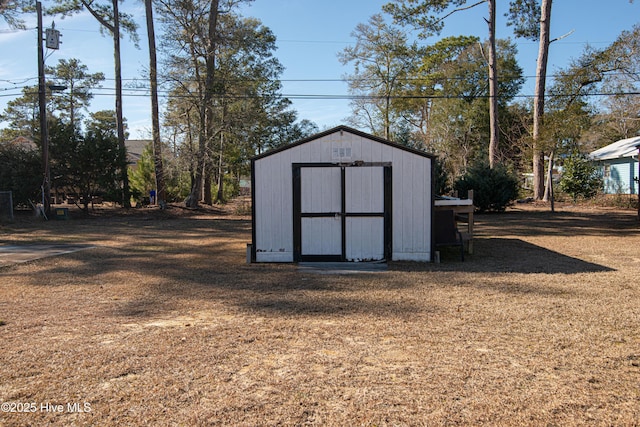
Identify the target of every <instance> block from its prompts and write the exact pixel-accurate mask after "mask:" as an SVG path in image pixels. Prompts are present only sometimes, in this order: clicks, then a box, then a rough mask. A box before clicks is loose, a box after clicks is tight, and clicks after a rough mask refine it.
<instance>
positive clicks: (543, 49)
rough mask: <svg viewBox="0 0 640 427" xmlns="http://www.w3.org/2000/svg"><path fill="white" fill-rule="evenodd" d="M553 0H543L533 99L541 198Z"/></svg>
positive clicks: (536, 191) (535, 178)
mask: <svg viewBox="0 0 640 427" xmlns="http://www.w3.org/2000/svg"><path fill="white" fill-rule="evenodd" d="M551 3H552V0H542V6H541V7H542V9H541V13H540V46H539V49H538V63H537V66H536V87H535V94H534V100H533V135H532V137H533V198H534V199H536V200H540V199H542V197H543V193H542V192H543V188H544V152H543V149H542V144H541V142H540V128H541V126H542V124H543V120H544V95H545V87H546V80H547V60H548V58H549V29H550V26H551Z"/></svg>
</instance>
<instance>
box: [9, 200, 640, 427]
mask: <svg viewBox="0 0 640 427" xmlns="http://www.w3.org/2000/svg"><path fill="white" fill-rule="evenodd" d="M476 225H477V227H476V228H477V232H478V236H477V240H476V243H475V254H474V255H472V256H468V257H467V259H466V260H465V262H464V263H460V262H459V261H458V258H457V254H456V252H455V250H454V251H452V252H447V253H445V254H443V257H442V259H443V262H442V263H441V264H426V265H423V264H412V263H392V264H390V266H389V271H386V272H379V273H358V274H345V275H331V274H317V273H313V272H300V271H298V270H297V267H296V266H295V265H255V264H254V265H247V264H246V263H245V248H246V243H248V242H249V241H250V236H251V223H250V221H249V220H248V219H247V218H242V217H235V216H232V215H221V214H220V213H219V212H216V211H213V210H205V211H200V212H190V211H185V210H182V209H178V208H175V207H174V208H172V209H169V210H167V211H164V212H160V211H153V210H150V209H147V210H136V211H133V212H130V213H127V214H123V213H122V212H108V211H105V212H102V211H98V212H97V213H95V214H93V215H92V216H91V217H89V218H83V217H82V216H81V215H80V214H76V213H75V212H74V215H73V219H71V220H70V221H49V222H46V223H44V222H41V221H35V220H33V219H31V218H18V219H17V220H16V221H15V222H14V223H13V224H10V225H8V226H7V225H5V226H2V227H0V244H15V243H42V242H57V243H88V244H94V245H97V247H96V248H94V249H89V250H85V251H81V252H76V253H72V254H68V255H63V256H58V257H52V258H46V259H41V260H37V261H33V262H30V263H26V264H18V265H14V266H10V267H5V268H2V269H0V324H1V325H2V326H0V355H1V356H0V401H1V402H3V406H2V408H3V411H2V412H0V425H2V426H22V425H24V426H42V425H45V424H46V425H50V424H52V425H64V426H70V425H78V426H80V425H96V426H137V425H150V426H209V425H225V426H226V425H234V426H256V425H283V426H292V425H296V426H298V425H323V426H325V425H326V426H347V425H348V426H352V425H353V426H386V425H388V426H404V425H406V426H420V425H428V426H440V425H501V426H510V425H514V426H515V425H533V426H537V425H543V426H554V425H557V426H566V425H594V426H634V425H635V426H637V425H640V253H639V252H638V250H639V248H640V226H639V224H638V222H637V220H636V216H635V212H633V211H617V210H588V209H580V208H575V207H570V206H567V207H560V208H559V209H558V212H557V213H556V214H554V215H551V214H549V213H548V212H546V211H545V210H544V209H542V208H537V207H525V208H523V207H520V208H517V209H513V210H510V211H508V212H506V213H504V214H496V215H482V216H479V217H478V220H477V224H476ZM57 405H62V406H57ZM74 405H75V406H74ZM78 409H82V410H87V412H80V411H78ZM13 410H23V411H26V412H11V411H13ZM54 411H55V412H54ZM59 411H61V412H59Z"/></svg>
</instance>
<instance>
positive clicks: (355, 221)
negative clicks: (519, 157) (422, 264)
mask: <svg viewBox="0 0 640 427" xmlns="http://www.w3.org/2000/svg"><path fill="white" fill-rule="evenodd" d="M432 171H433V156H431V155H429V154H426V153H424V152H422V151H418V150H414V149H411V148H408V147H404V146H401V145H398V144H395V143H393V142H390V141H388V140H385V139H382V138H378V137H376V136H373V135H369V134H366V133H364V132H360V131H358V130H355V129H351V128H349V127H346V126H339V127H336V128H333V129H330V130H327V131H325V132H322V133H319V134H316V135H314V136H311V137H309V138H306V139H303V140H301V141H297V142H294V143H292V144H290V145H286V146H284V147H281V148H278V149H275V150H271V151H268V152H265V153H263V154H261V155H258V156H256V157H254V158H253V159H252V160H251V199H252V211H253V212H252V214H253V216H252V217H253V219H252V226H253V230H252V245H251V260H252V261H253V262H298V261H373V260H412V261H430V260H431V258H432V237H431V223H432V207H433V179H432Z"/></svg>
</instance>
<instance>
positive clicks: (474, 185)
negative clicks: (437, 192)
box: [454, 163, 519, 212]
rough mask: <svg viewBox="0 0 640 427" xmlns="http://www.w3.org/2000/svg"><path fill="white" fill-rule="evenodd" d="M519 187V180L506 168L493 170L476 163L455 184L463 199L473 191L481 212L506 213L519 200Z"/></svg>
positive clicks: (485, 165) (474, 202)
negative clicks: (508, 207)
mask: <svg viewBox="0 0 640 427" xmlns="http://www.w3.org/2000/svg"><path fill="white" fill-rule="evenodd" d="M518 187H519V186H518V179H517V178H516V177H515V175H513V174H512V173H510V172H509V171H508V170H507V169H506V168H505V167H503V166H501V165H498V166H495V167H494V168H493V169H491V168H490V167H489V165H488V164H487V163H476V164H475V165H473V166H472V167H471V168H469V170H468V171H467V173H466V174H465V175H464V176H463V177H462V178H460V179H458V180H457V181H456V182H455V184H454V188H455V189H456V190H457V191H458V195H459V196H460V197H463V198H466V197H468V194H469V190H473V204H474V205H475V206H476V209H477V210H478V211H479V212H491V211H494V212H502V211H504V210H505V209H506V208H507V206H509V205H510V204H511V202H513V201H514V200H516V199H517V198H518Z"/></svg>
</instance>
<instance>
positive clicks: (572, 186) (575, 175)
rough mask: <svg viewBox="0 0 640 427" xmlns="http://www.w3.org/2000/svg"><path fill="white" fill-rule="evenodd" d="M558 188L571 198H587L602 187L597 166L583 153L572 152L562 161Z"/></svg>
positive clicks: (574, 199)
mask: <svg viewBox="0 0 640 427" xmlns="http://www.w3.org/2000/svg"><path fill="white" fill-rule="evenodd" d="M560 188H561V189H562V191H564V192H565V193H567V194H568V195H570V196H571V197H572V198H573V201H574V203H575V202H576V201H577V200H578V198H579V197H583V198H585V199H589V198H591V197H593V196H595V195H596V194H598V191H599V190H600V189H601V188H602V178H601V177H600V173H599V171H598V167H597V166H596V165H595V164H594V163H593V162H592V161H591V160H590V159H589V158H588V157H587V156H585V155H584V154H573V155H572V156H571V157H569V158H567V159H566V160H565V161H564V170H563V171H562V179H561V180H560Z"/></svg>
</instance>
